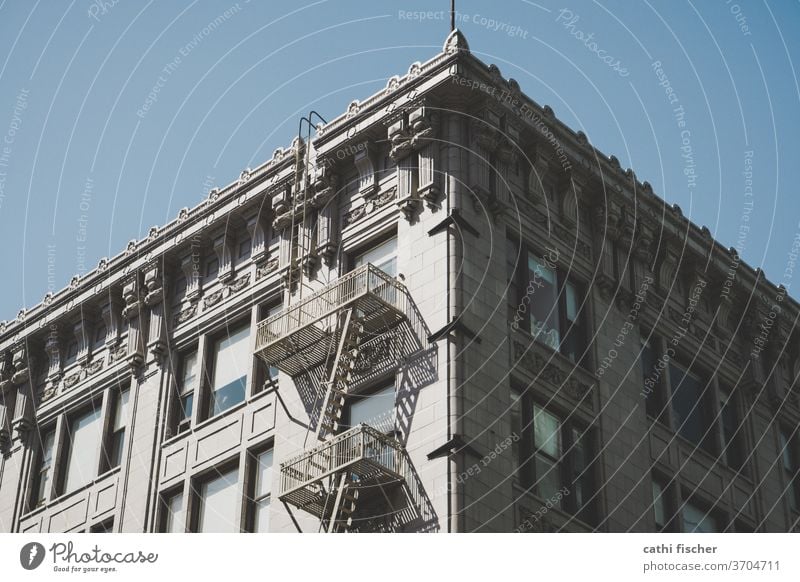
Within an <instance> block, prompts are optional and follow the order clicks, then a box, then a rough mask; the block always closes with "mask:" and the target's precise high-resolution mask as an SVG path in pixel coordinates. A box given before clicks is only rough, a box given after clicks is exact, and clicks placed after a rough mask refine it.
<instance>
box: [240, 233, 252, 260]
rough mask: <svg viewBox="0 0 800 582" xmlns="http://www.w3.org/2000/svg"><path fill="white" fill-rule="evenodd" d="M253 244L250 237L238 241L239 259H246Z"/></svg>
mask: <svg viewBox="0 0 800 582" xmlns="http://www.w3.org/2000/svg"><path fill="white" fill-rule="evenodd" d="M252 246H253V241H252V240H251V239H250V238H246V239H244V240H243V241H242V242H240V243H239V259H240V260H241V259H246V258H247V257H249V256H250V250H251V248H252Z"/></svg>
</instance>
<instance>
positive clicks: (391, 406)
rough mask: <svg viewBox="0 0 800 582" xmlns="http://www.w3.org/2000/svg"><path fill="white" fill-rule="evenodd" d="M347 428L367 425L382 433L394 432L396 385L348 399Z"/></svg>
mask: <svg viewBox="0 0 800 582" xmlns="http://www.w3.org/2000/svg"><path fill="white" fill-rule="evenodd" d="M345 418H346V419H347V424H346V425H345V428H351V427H354V426H358V425H359V424H367V425H369V426H371V427H372V428H374V429H375V430H378V431H380V432H384V433H388V432H393V431H394V420H395V390H394V383H392V384H390V385H388V386H385V387H383V388H380V389H379V390H376V391H375V392H372V393H369V394H363V395H353V396H350V397H348V403H347V414H346V415H345Z"/></svg>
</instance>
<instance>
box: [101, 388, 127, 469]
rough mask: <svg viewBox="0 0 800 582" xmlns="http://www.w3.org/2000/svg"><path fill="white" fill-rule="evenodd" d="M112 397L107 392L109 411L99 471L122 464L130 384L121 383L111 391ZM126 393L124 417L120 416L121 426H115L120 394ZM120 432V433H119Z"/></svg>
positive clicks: (120, 399) (120, 398)
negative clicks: (101, 463) (117, 456)
mask: <svg viewBox="0 0 800 582" xmlns="http://www.w3.org/2000/svg"><path fill="white" fill-rule="evenodd" d="M112 392H113V397H112V396H111V395H110V394H109V397H110V399H111V400H112V402H110V403H109V404H110V406H109V407H108V408H109V412H108V414H107V415H106V416H107V429H106V431H105V434H104V436H103V451H102V457H103V459H102V460H103V466H102V469H101V472H106V471H110V470H112V469H116V468H117V467H119V466H120V465H121V464H122V459H123V457H124V454H125V444H126V438H125V437H126V436H127V435H128V432H129V431H128V429H129V426H130V419H131V406H130V404H131V401H130V398H131V386H130V384H123V385H121V386H120V387H119V388H117V389H115V390H113V391H112ZM123 394H127V399H126V403H125V411H124V412H123V413H122V416H123V417H124V418H121V419H120V420H121V424H122V426H121V427H120V428H117V427H116V426H115V423H116V419H117V411H118V410H119V406H120V403H121V401H122V395H123ZM119 433H121V435H120V434H119ZM117 437H120V439H119V440H120V441H121V442H119V443H117ZM117 454H119V459H117V458H116V455H117Z"/></svg>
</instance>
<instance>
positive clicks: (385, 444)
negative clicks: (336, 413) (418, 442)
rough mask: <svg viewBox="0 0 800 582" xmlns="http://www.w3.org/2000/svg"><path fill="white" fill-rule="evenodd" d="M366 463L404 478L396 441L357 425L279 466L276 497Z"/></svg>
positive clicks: (403, 459)
mask: <svg viewBox="0 0 800 582" xmlns="http://www.w3.org/2000/svg"><path fill="white" fill-rule="evenodd" d="M362 461H366V462H367V463H369V465H370V466H371V467H374V468H376V469H378V470H380V471H382V472H384V473H389V474H392V475H394V476H400V477H403V478H404V477H405V475H406V456H405V454H404V450H403V447H402V445H400V443H399V442H397V440H395V439H393V438H391V437H389V436H387V435H385V434H383V433H380V432H378V431H377V430H375V429H374V428H372V427H371V426H368V425H366V424H360V425H358V426H356V427H353V428H351V429H349V430H348V431H346V432H343V433H342V434H339V435H337V436H335V437H333V438H332V439H331V440H329V441H326V442H325V443H323V444H321V445H319V446H317V447H314V448H313V449H309V450H307V451H304V452H303V453H302V454H300V455H298V456H297V457H295V458H293V459H290V460H288V461H284V462H283V463H281V476H280V490H279V491H280V492H279V497H280V496H283V495H285V494H287V493H290V492H292V491H295V490H297V489H299V488H301V487H305V486H308V485H310V484H312V483H314V482H316V481H319V480H320V479H322V478H324V477H326V476H328V475H332V474H334V473H337V472H339V471H342V470H344V469H347V468H349V467H353V466H356V465H358V464H359V463H360V462H362Z"/></svg>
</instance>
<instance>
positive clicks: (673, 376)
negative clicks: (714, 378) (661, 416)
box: [669, 363, 713, 451]
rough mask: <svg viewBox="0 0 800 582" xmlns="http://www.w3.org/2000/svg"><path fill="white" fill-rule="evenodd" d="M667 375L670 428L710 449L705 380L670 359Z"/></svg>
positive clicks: (710, 439) (711, 440)
mask: <svg viewBox="0 0 800 582" xmlns="http://www.w3.org/2000/svg"><path fill="white" fill-rule="evenodd" d="M669 377H670V387H671V389H672V394H671V399H670V400H671V402H672V413H673V420H674V422H675V427H674V429H675V430H676V431H678V433H679V434H680V435H681V436H683V437H684V438H685V439H687V440H689V441H691V442H693V443H694V444H696V445H700V446H702V447H703V448H705V449H707V450H709V451H710V450H712V449H713V447H712V446H711V444H712V442H713V439H712V438H711V434H710V433H711V431H709V430H708V428H709V423H708V419H709V416H710V415H709V411H708V399H707V398H706V397H705V386H706V383H705V382H704V381H702V380H700V379H699V378H697V377H696V376H694V375H693V374H691V373H690V372H688V371H686V370H684V369H683V368H681V367H680V366H678V365H676V364H674V363H670V365H669Z"/></svg>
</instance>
